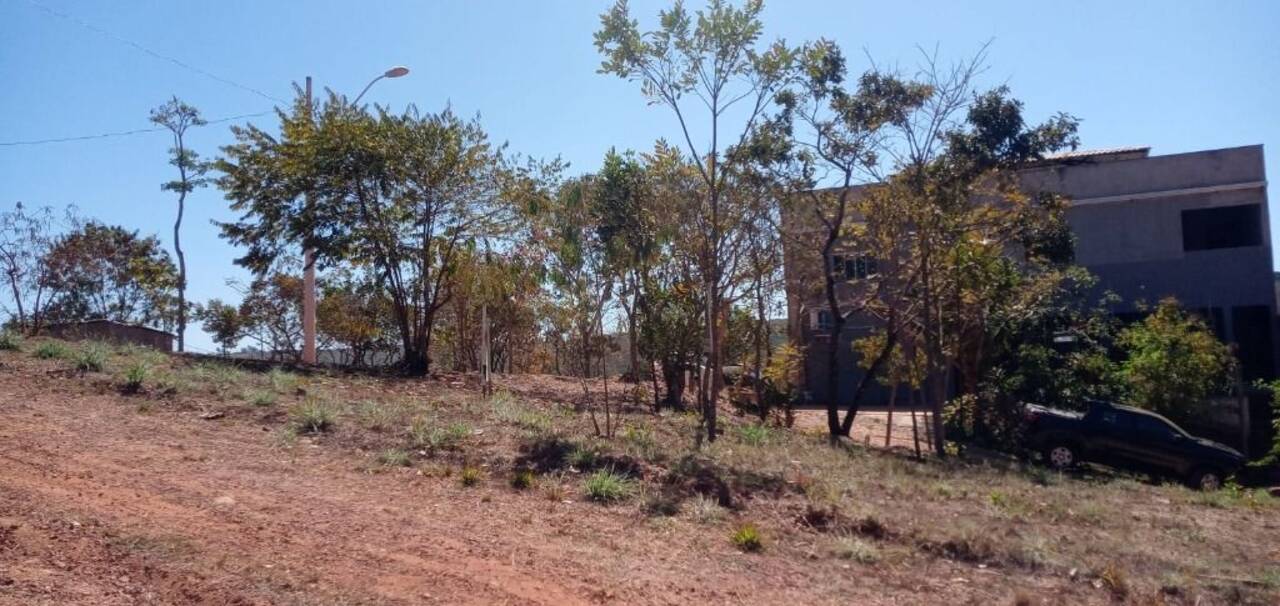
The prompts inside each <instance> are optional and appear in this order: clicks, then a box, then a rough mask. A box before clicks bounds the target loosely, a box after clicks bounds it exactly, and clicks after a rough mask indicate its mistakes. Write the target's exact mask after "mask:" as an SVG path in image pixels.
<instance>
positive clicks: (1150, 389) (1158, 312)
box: [1119, 298, 1237, 421]
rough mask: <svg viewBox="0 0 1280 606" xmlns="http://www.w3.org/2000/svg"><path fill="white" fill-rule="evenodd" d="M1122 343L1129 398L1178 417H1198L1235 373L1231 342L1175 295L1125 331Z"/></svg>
mask: <svg viewBox="0 0 1280 606" xmlns="http://www.w3.org/2000/svg"><path fill="white" fill-rule="evenodd" d="M1119 344H1120V347H1121V349H1122V350H1123V351H1124V353H1125V360H1124V362H1122V363H1121V364H1120V375H1121V378H1122V379H1123V380H1124V382H1125V384H1127V386H1128V389H1129V394H1128V397H1127V398H1126V399H1127V401H1128V403H1129V404H1132V405H1133V406H1138V407H1141V408H1146V409H1148V410H1152V411H1154V412H1157V413H1160V414H1162V415H1165V416H1167V417H1169V418H1170V419H1173V420H1174V421H1194V420H1197V419H1198V418H1199V417H1200V416H1201V415H1202V413H1203V412H1204V410H1205V403H1206V402H1205V400H1206V399H1207V398H1208V397H1209V396H1211V395H1214V394H1215V393H1222V392H1224V391H1225V390H1227V389H1229V388H1230V386H1231V385H1232V380H1233V378H1234V377H1235V367H1236V364H1237V362H1236V360H1235V357H1234V356H1232V355H1231V352H1230V350H1229V349H1228V348H1227V346H1226V345H1224V344H1223V343H1222V342H1221V341H1219V340H1218V338H1217V337H1216V336H1214V334H1213V331H1212V330H1211V329H1210V328H1209V327H1208V325H1206V324H1205V322H1204V320H1202V319H1200V318H1199V317H1198V316H1195V315H1192V314H1188V313H1187V312H1186V311H1184V310H1183V309H1182V307H1181V306H1180V305H1179V304H1178V302H1177V300H1175V299H1172V298H1169V299H1164V300H1162V301H1160V303H1159V304H1158V305H1156V308H1155V309H1154V310H1153V311H1152V313H1151V314H1150V315H1148V316H1147V317H1146V318H1145V319H1143V320H1142V321H1141V322H1138V323H1137V324H1134V325H1132V326H1129V327H1127V328H1125V329H1124V330H1122V331H1120V337H1119Z"/></svg>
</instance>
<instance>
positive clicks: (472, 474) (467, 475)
mask: <svg viewBox="0 0 1280 606" xmlns="http://www.w3.org/2000/svg"><path fill="white" fill-rule="evenodd" d="M482 479H484V472H482V471H480V469H479V468H478V467H472V466H470V465H468V466H466V467H463V468H462V472H461V473H459V474H458V481H459V482H461V483H462V485H463V486H465V487H468V488H469V487H472V486H475V485H477V484H479V483H480V480H482Z"/></svg>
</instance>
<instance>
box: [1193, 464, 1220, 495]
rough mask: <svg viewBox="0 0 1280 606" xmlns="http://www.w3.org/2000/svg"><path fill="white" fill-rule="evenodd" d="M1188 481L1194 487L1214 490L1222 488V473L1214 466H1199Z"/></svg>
mask: <svg viewBox="0 0 1280 606" xmlns="http://www.w3.org/2000/svg"><path fill="white" fill-rule="evenodd" d="M1188 481H1189V483H1190V484H1191V487H1192V488H1195V489H1198V490H1203V491H1206V492H1212V491H1214V490H1217V489H1219V488H1222V473H1221V472H1219V471H1218V470H1216V469H1213V468H1212V467H1198V468H1196V469H1195V470H1194V471H1192V472H1191V477H1190V478H1188Z"/></svg>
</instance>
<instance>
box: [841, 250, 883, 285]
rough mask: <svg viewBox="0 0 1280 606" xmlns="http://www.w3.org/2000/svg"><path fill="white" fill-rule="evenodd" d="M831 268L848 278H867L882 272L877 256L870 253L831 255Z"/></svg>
mask: <svg viewBox="0 0 1280 606" xmlns="http://www.w3.org/2000/svg"><path fill="white" fill-rule="evenodd" d="M831 269H832V270H834V271H835V273H836V275H839V276H843V277H844V279H846V280H865V279H867V278H869V277H871V276H874V275H876V274H878V273H880V271H879V266H878V264H877V263H876V260H875V258H874V257H872V256H870V255H854V256H851V257H846V256H844V255H831Z"/></svg>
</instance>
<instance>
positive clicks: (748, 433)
mask: <svg viewBox="0 0 1280 606" xmlns="http://www.w3.org/2000/svg"><path fill="white" fill-rule="evenodd" d="M772 438H773V431H772V430H771V429H769V428H768V427H766V426H764V425H756V424H751V425H742V426H740V427H738V439H739V440H740V441H742V443H743V444H746V445H747V446H764V445H765V444H766V443H767V442H769V440H770V439H772Z"/></svg>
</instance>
